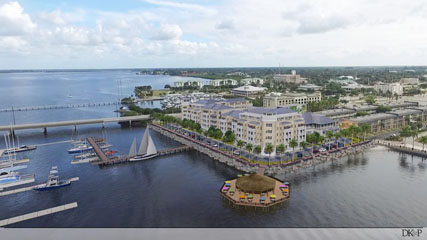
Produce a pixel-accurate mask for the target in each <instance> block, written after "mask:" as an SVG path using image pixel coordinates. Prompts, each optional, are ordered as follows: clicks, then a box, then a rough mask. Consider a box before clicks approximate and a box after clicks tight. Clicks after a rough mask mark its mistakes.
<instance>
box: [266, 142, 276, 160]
mask: <svg viewBox="0 0 427 240" xmlns="http://www.w3.org/2000/svg"><path fill="white" fill-rule="evenodd" d="M273 150H274V146H273V144H271V143H268V144H267V145H266V146H265V147H264V152H265V153H266V154H268V155H269V158H268V165H270V157H271V153H272V152H273Z"/></svg>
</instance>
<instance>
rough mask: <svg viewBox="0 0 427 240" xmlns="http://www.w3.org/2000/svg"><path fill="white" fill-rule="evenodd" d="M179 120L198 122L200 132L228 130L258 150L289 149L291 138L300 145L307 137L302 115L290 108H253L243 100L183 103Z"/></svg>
mask: <svg viewBox="0 0 427 240" xmlns="http://www.w3.org/2000/svg"><path fill="white" fill-rule="evenodd" d="M182 117H183V118H184V119H191V120H193V121H196V122H198V123H200V125H201V127H202V129H203V130H208V129H209V127H211V126H213V127H215V128H218V129H220V130H221V131H222V132H223V133H225V132H226V131H228V130H230V131H232V132H233V133H234V134H235V135H236V139H237V140H243V141H244V142H246V143H251V144H253V145H261V147H265V146H266V145H267V144H269V143H270V144H273V146H277V145H279V144H282V143H283V144H284V145H285V146H287V147H288V149H289V142H290V141H291V140H292V139H296V140H297V142H298V143H300V142H302V141H305V136H306V133H305V132H306V131H305V129H306V127H305V124H304V118H303V116H302V114H300V113H298V112H295V111H293V110H291V109H289V108H261V107H252V105H251V104H250V103H249V102H247V100H245V99H228V100H225V101H199V102H196V103H190V104H187V105H184V104H183V105H182Z"/></svg>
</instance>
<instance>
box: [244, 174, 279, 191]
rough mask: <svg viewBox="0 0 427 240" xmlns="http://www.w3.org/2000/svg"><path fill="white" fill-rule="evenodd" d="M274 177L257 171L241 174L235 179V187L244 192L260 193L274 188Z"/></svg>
mask: <svg viewBox="0 0 427 240" xmlns="http://www.w3.org/2000/svg"><path fill="white" fill-rule="evenodd" d="M275 184H276V182H275V180H274V179H272V178H270V177H267V176H264V175H260V174H257V173H254V174H251V175H248V176H243V177H240V178H238V179H237V181H236V187H237V188H239V189H241V190H242V191H245V192H250V193H262V192H267V191H271V190H273V189H274V186H275Z"/></svg>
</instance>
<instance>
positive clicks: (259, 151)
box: [254, 145, 262, 154]
mask: <svg viewBox="0 0 427 240" xmlns="http://www.w3.org/2000/svg"><path fill="white" fill-rule="evenodd" d="M261 150H262V148H261V146H260V145H256V146H255V148H254V153H256V154H260V153H261Z"/></svg>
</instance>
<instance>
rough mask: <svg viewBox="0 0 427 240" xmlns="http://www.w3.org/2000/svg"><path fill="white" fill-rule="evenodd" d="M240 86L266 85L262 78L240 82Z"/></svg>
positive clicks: (246, 79)
mask: <svg viewBox="0 0 427 240" xmlns="http://www.w3.org/2000/svg"><path fill="white" fill-rule="evenodd" d="M240 84H243V85H251V84H256V85H262V84H264V79H262V78H244V79H242V80H240Z"/></svg>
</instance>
